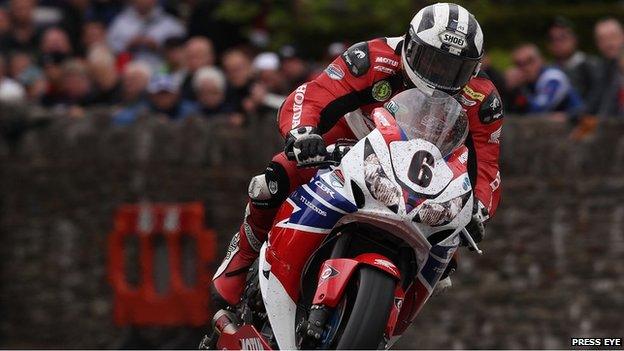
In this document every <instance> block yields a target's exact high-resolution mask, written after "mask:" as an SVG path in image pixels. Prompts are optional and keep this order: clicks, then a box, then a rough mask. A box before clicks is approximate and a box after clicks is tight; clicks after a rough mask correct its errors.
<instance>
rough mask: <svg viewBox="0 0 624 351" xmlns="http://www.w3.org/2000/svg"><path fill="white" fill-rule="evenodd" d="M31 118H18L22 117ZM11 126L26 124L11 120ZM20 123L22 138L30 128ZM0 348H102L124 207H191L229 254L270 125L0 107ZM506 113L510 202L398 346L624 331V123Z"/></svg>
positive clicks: (547, 343)
mask: <svg viewBox="0 0 624 351" xmlns="http://www.w3.org/2000/svg"><path fill="white" fill-rule="evenodd" d="M24 114H25V115H26V117H24ZM16 116H19V118H18V117H16ZM24 129H26V131H24ZM0 131H1V132H2V135H3V136H2V138H1V139H0V347H72V348H93V347H105V348H106V347H111V346H113V345H115V342H117V341H118V339H119V338H120V335H122V331H121V330H119V329H117V328H115V327H114V325H113V323H112V317H111V290H110V288H109V286H108V284H107V281H106V271H105V262H106V261H105V259H106V236H107V233H108V232H110V230H111V226H112V216H113V213H114V210H115V208H116V207H117V206H118V205H119V204H122V203H124V202H138V201H168V202H172V201H195V200H200V201H202V202H204V204H205V206H206V218H207V226H209V227H212V228H214V229H215V230H216V231H217V232H218V233H219V246H220V252H221V253H224V248H225V247H226V245H227V242H228V240H229V237H230V235H231V234H232V233H233V232H234V230H235V228H236V227H237V225H238V223H239V220H240V218H241V215H242V210H243V205H244V202H245V193H246V185H247V182H248V179H249V178H250V176H252V175H253V174H256V173H258V172H261V171H262V169H263V168H264V166H265V165H266V163H267V161H268V160H269V158H270V156H271V154H272V153H273V152H274V151H275V150H278V149H279V148H280V140H279V137H278V136H277V133H276V132H275V127H274V119H273V117H267V118H254V119H253V120H252V121H251V122H250V125H249V126H248V127H247V128H245V129H243V130H238V129H233V128H231V127H230V126H229V125H227V124H226V123H224V122H221V121H205V120H199V119H191V120H187V121H184V122H182V123H167V122H163V121H160V120H157V119H145V120H141V121H140V122H139V123H137V124H136V125H134V126H132V127H130V128H120V127H115V126H111V125H110V124H109V121H108V118H107V115H106V113H104V112H97V111H96V112H94V113H93V115H92V116H91V117H89V118H88V119H84V120H69V119H66V118H64V117H62V116H50V115H48V114H46V113H42V112H36V111H31V110H28V111H15V110H13V109H7V108H0ZM568 132H569V130H568V127H567V126H564V125H559V124H556V123H551V122H546V121H540V120H512V119H511V118H508V119H507V124H506V126H505V129H504V133H503V138H502V140H503V145H502V150H503V158H502V175H503V188H504V196H503V202H502V205H501V207H500V209H499V212H498V215H497V216H496V218H495V219H494V220H493V221H492V223H491V225H490V226H489V228H488V238H487V240H486V241H485V242H484V243H483V246H482V247H483V249H484V250H485V255H484V256H482V257H477V256H476V255H474V254H470V253H468V252H467V251H466V252H464V253H463V257H462V258H463V260H462V262H461V268H460V271H459V272H458V274H457V275H456V278H455V280H454V282H455V286H454V288H453V289H452V290H451V292H450V293H448V294H446V295H444V296H440V297H435V298H433V299H432V300H431V301H430V302H429V303H428V304H427V305H426V306H425V308H424V310H423V312H422V314H421V315H420V316H419V318H418V319H417V322H416V323H415V325H414V326H413V327H412V328H411V329H410V330H409V332H408V333H407V335H406V336H405V337H404V339H403V340H401V341H400V342H399V343H398V344H397V347H398V348H401V347H402V348H566V347H568V343H569V338H570V337H571V336H619V337H623V336H624V327H623V326H624V323H622V313H623V312H624V294H622V291H623V289H624V280H623V279H622V277H623V276H624V260H622V254H623V253H624V223H623V222H624V201H623V200H624V175H623V170H624V138H623V137H622V135H623V132H624V123H616V122H604V123H602V124H600V125H599V128H598V131H597V134H596V135H595V136H594V137H592V138H589V139H588V140H585V141H583V142H574V141H571V140H569V139H568V138H567V135H568Z"/></svg>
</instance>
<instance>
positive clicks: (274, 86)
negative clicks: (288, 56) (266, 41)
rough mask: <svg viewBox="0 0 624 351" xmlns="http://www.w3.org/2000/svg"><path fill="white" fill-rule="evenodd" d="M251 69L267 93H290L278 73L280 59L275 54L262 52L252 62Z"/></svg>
mask: <svg viewBox="0 0 624 351" xmlns="http://www.w3.org/2000/svg"><path fill="white" fill-rule="evenodd" d="M252 67H253V70H254V73H255V74H256V78H257V81H258V82H259V83H261V84H262V85H263V86H264V87H265V88H266V90H267V91H268V92H271V93H276V94H281V95H285V94H288V93H290V91H288V88H287V87H286V81H285V80H284V78H283V76H282V73H281V72H280V59H279V56H278V55H277V54H276V53H273V52H263V53H261V54H259V55H258V56H256V58H255V59H254V60H253V63H252Z"/></svg>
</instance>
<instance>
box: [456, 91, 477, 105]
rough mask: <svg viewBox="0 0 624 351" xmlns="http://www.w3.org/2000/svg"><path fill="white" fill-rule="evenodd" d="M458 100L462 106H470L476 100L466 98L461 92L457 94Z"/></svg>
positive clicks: (474, 103)
mask: <svg viewBox="0 0 624 351" xmlns="http://www.w3.org/2000/svg"><path fill="white" fill-rule="evenodd" d="M459 100H460V102H461V104H462V105H464V107H472V106H474V105H476V104H477V102H476V101H474V100H470V99H468V98H467V97H465V96H464V95H463V94H461V95H459Z"/></svg>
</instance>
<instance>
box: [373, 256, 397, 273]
mask: <svg viewBox="0 0 624 351" xmlns="http://www.w3.org/2000/svg"><path fill="white" fill-rule="evenodd" d="M374 263H375V264H376V265H378V266H382V267H386V268H388V269H389V270H391V271H392V272H394V273H396V271H397V269H396V266H395V265H394V264H393V263H392V262H390V261H388V260H384V259H382V258H376V259H375V262H374Z"/></svg>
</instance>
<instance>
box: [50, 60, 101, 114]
mask: <svg viewBox="0 0 624 351" xmlns="http://www.w3.org/2000/svg"><path fill="white" fill-rule="evenodd" d="M55 69H56V68H55ZM56 89H57V90H56V91H55V92H54V94H47V95H46V96H44V103H45V104H46V105H48V106H52V107H55V108H61V109H63V110H64V111H66V112H67V114H68V115H69V116H70V117H83V116H84V114H85V111H84V109H83V108H84V107H86V106H88V105H89V104H91V102H92V99H93V95H92V91H93V90H92V86H91V80H90V78H89V72H88V69H87V66H86V64H85V63H84V62H83V61H81V60H80V59H69V60H67V61H65V62H64V63H63V64H62V66H61V71H60V85H59V86H57V87H56Z"/></svg>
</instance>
